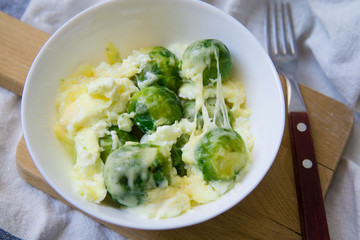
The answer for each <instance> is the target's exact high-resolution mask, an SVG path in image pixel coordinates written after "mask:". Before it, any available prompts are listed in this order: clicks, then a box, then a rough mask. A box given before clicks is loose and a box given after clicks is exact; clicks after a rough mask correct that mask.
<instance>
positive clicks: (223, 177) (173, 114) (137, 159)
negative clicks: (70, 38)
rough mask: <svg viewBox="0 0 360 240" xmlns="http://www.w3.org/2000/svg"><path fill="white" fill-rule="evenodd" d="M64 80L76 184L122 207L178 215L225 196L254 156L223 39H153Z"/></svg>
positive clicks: (61, 128) (60, 133) (62, 117)
mask: <svg viewBox="0 0 360 240" xmlns="http://www.w3.org/2000/svg"><path fill="white" fill-rule="evenodd" d="M105 52H106V56H107V62H106V61H103V62H101V63H100V64H99V65H98V66H96V67H93V66H90V65H83V66H82V67H80V69H79V70H77V71H76V72H75V73H74V74H72V75H70V76H69V77H67V78H65V79H62V80H61V84H60V92H59V95H58V97H57V101H56V102H57V106H56V107H57V113H58V119H57V124H56V127H55V133H56V135H57V137H58V138H59V139H60V140H61V142H62V143H63V144H64V146H65V147H66V148H67V149H68V151H69V152H70V154H71V156H72V158H73V159H74V167H73V174H72V176H73V180H74V190H75V192H77V193H78V194H79V195H81V196H82V197H83V198H85V199H86V200H88V201H91V202H94V203H101V202H102V201H103V200H104V199H105V197H106V196H107V195H109V196H111V198H112V199H113V200H114V202H116V203H118V206H119V207H121V208H122V209H123V210H124V211H129V212H134V213H136V214H139V215H142V216H145V217H148V218H161V219H162V218H170V217H175V216H178V215H181V214H182V213H184V212H186V211H188V210H190V209H192V208H193V207H195V206H198V205H201V204H206V203H209V202H212V201H214V200H216V199H218V198H219V197H220V196H222V195H223V194H224V193H226V192H228V191H229V190H230V189H231V188H232V187H233V186H234V184H235V183H237V182H239V181H241V178H242V177H243V176H244V174H246V173H247V171H248V168H249V167H250V165H251V162H252V161H251V154H250V153H251V150H252V147H253V143H254V139H253V135H252V133H251V132H250V120H249V117H250V110H249V109H248V108H247V106H246V96H245V92H244V89H243V87H242V82H241V79H234V78H232V77H231V68H232V61H231V55H230V52H229V50H228V48H227V47H226V46H225V44H224V43H223V42H221V41H219V40H216V39H203V40H199V41H196V42H194V43H191V44H190V45H182V44H173V45H171V46H168V47H167V48H165V47H160V46H155V47H148V48H144V49H140V50H134V51H133V52H132V54H130V55H129V56H128V57H127V58H125V59H121V58H120V54H119V52H118V51H117V49H116V47H115V46H114V45H113V44H108V45H107V47H106V51H105Z"/></svg>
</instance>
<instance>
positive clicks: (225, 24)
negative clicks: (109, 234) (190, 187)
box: [21, 0, 285, 230]
mask: <svg viewBox="0 0 360 240" xmlns="http://www.w3.org/2000/svg"><path fill="white" fill-rule="evenodd" d="M204 38H215V39H219V40H221V41H223V42H224V43H225V44H226V45H227V46H228V48H229V50H230V52H231V55H232V59H233V70H232V71H233V73H232V74H233V75H234V76H240V74H243V75H244V88H245V91H246V95H247V104H248V106H249V107H250V109H251V110H252V115H251V131H252V133H253V134H254V138H255V145H254V148H253V151H252V158H253V164H252V166H251V169H250V171H249V172H248V173H247V175H246V176H245V177H244V179H243V180H242V181H241V182H240V183H239V184H237V185H236V186H235V188H234V189H233V190H232V191H230V192H228V193H227V194H225V195H224V196H222V197H221V198H220V199H218V200H216V201H214V202H212V203H209V204H205V205H202V206H199V207H196V208H194V209H192V210H191V211H189V212H187V213H185V214H183V215H181V216H178V217H175V218H170V219H164V220H154V219H144V218H140V217H138V216H136V215H131V214H129V213H125V212H123V211H121V210H118V209H116V208H114V207H110V206H105V205H101V204H100V205H97V204H94V203H91V202H88V201H86V200H83V199H82V198H81V197H80V196H78V195H77V194H76V193H75V192H73V190H72V187H71V186H72V177H71V172H72V166H73V162H72V161H71V160H70V159H69V155H68V154H67V152H66V151H65V149H64V147H63V146H62V144H61V142H60V141H59V140H58V139H57V138H56V136H55V134H54V130H53V129H54V125H55V122H56V110H55V96H56V95H57V93H58V91H59V83H60V81H59V80H60V79H62V78H64V77H67V76H68V75H69V74H70V73H71V72H72V71H74V70H75V68H76V67H77V66H79V65H80V64H82V63H90V64H93V65H97V64H98V63H100V61H101V60H104V59H105V54H104V48H105V46H106V44H107V43H108V42H113V43H114V44H115V45H116V46H117V47H118V48H119V51H120V53H121V55H122V56H123V57H124V56H127V55H128V54H130V53H131V51H132V50H135V49H139V48H142V47H147V46H154V45H163V46H168V45H170V44H171V43H191V42H194V41H196V40H199V39H204ZM21 114H22V126H23V131H24V137H25V141H26V144H27V147H28V149H29V152H30V155H31V157H32V159H33V161H34V162H35V165H36V167H37V168H38V170H39V171H40V173H41V174H42V176H43V177H44V178H45V179H46V181H47V182H48V183H49V184H50V186H51V187H52V188H54V189H55V190H56V192H58V193H59V194H60V195H61V196H62V197H63V198H64V199H65V200H66V201H68V202H70V203H71V204H72V205H74V206H75V207H77V208H78V209H80V210H82V211H84V212H86V213H87V214H89V215H91V216H93V217H95V218H98V219H101V220H103V221H106V222H109V223H112V224H115V225H119V226H125V227H131V228H139V229H152V230H155V229H157V230H159V229H171V228H179V227H185V226H189V225H193V224H197V223H200V222H203V221H205V220H208V219H210V218H213V217H215V216H217V215H219V214H221V213H223V212H224V211H226V210H228V209H230V208H231V207H233V206H234V205H236V204H237V203H239V202H240V201H241V200H242V199H244V198H245V197H246V196H247V195H248V194H249V193H250V192H251V191H252V190H253V189H254V188H255V187H256V186H257V185H258V184H259V182H260V181H261V180H262V179H263V177H264V176H265V174H266V173H267V171H268V170H269V168H270V166H271V165H272V163H273V161H274V159H275V157H276V154H277V152H278V149H279V146H280V143H281V139H282V136H283V130H284V124H285V107H284V98H283V92H282V88H281V83H280V80H279V78H278V75H277V73H276V71H275V68H274V66H273V65H272V63H271V61H270V59H269V58H268V56H267V54H266V53H265V52H264V50H263V49H262V47H261V45H260V44H259V43H258V42H257V40H256V39H255V38H254V37H253V36H252V35H251V33H250V32H249V31H248V30H247V29H246V28H245V27H244V26H243V25H241V24H240V23H239V22H238V21H237V20H235V19H234V18H232V17H230V16H229V15H227V14H225V13H224V12H222V11H220V10H219V9H217V8H215V7H213V6H211V5H209V4H207V3H204V2H200V1H194V0H152V1H148V0H136V1H134V0H123V1H110V2H105V3H103V4H99V5H96V6H94V7H91V8H89V9H87V10H86V11H84V12H82V13H80V14H79V15H77V16H76V17H74V18H72V19H71V20H70V21H68V22H67V23H66V24H65V25H64V26H62V27H61V28H60V29H59V30H58V31H57V32H56V33H55V34H53V35H52V36H51V38H50V39H49V40H48V41H47V42H46V43H45V45H44V46H43V47H42V49H41V50H40V52H39V54H38V56H37V57H36V59H35V60H34V62H33V64H32V66H31V69H30V71H29V74H28V76H27V79H26V83H25V87H24V92H23V97H22V108H21Z"/></svg>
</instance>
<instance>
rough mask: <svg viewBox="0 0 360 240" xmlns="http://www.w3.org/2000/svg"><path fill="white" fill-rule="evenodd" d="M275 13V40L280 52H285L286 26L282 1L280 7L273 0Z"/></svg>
mask: <svg viewBox="0 0 360 240" xmlns="http://www.w3.org/2000/svg"><path fill="white" fill-rule="evenodd" d="M275 14H276V21H277V22H276V27H277V40H278V46H279V48H280V53H282V54H283V55H285V54H286V52H287V51H286V50H287V49H286V31H285V30H286V28H285V17H284V3H283V2H281V3H280V9H279V8H278V5H277V4H276V2H275Z"/></svg>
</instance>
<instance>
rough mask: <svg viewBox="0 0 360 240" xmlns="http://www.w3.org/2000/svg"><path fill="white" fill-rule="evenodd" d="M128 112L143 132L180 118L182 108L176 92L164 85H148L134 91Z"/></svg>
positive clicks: (169, 123) (153, 129)
mask: <svg viewBox="0 0 360 240" xmlns="http://www.w3.org/2000/svg"><path fill="white" fill-rule="evenodd" d="M128 112H129V113H131V112H134V113H135V116H134V121H135V124H136V125H137V126H138V128H139V129H140V130H141V131H143V132H148V131H155V130H156V128H157V127H158V126H162V125H171V124H173V123H174V122H175V121H178V120H180V119H181V117H182V114H183V109H182V106H181V103H180V100H179V99H178V97H177V96H176V94H175V93H174V92H173V91H171V90H169V89H168V88H166V87H162V86H157V85H154V86H150V87H146V88H143V89H141V90H140V91H139V92H137V93H135V94H134V95H133V97H132V98H131V100H130V104H129V106H128Z"/></svg>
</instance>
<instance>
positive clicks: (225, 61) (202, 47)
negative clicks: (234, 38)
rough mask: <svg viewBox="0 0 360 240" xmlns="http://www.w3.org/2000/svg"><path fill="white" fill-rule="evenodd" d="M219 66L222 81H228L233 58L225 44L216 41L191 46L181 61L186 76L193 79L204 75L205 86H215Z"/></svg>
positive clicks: (205, 41)
mask: <svg viewBox="0 0 360 240" xmlns="http://www.w3.org/2000/svg"><path fill="white" fill-rule="evenodd" d="M217 59H218V61H217ZM218 64H219V65H218ZM218 66H219V72H220V74H221V80H224V79H226V78H227V77H228V76H229V74H230V70H231V67H232V62H231V56H230V52H229V49H228V48H227V47H226V46H225V44H224V43H222V42H221V41H219V40H216V39H204V40H199V41H196V42H194V43H192V44H190V45H189V46H188V47H187V48H186V49H185V52H184V54H183V56H182V60H181V69H182V73H183V74H184V76H185V77H186V78H189V79H191V78H192V77H194V76H195V75H197V74H199V73H202V77H203V85H213V84H214V81H213V80H214V79H216V78H217V77H218Z"/></svg>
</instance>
